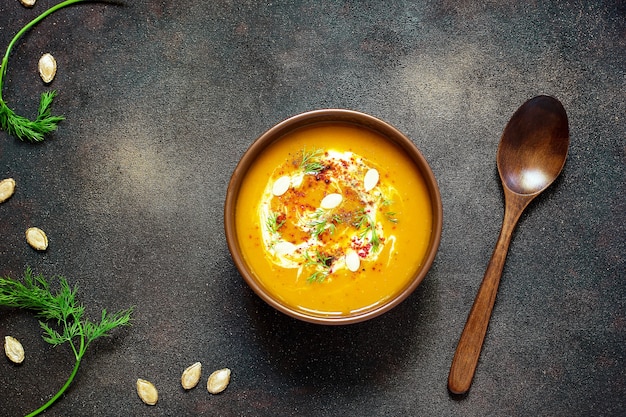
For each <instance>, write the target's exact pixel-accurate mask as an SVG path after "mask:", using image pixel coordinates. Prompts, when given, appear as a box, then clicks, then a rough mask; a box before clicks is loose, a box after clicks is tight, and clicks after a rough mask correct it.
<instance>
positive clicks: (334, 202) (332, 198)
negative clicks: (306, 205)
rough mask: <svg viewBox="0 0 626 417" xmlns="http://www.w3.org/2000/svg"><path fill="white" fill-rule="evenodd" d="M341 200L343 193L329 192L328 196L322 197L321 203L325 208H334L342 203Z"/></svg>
mask: <svg viewBox="0 0 626 417" xmlns="http://www.w3.org/2000/svg"><path fill="white" fill-rule="evenodd" d="M341 200H343V197H342V196H341V194H337V193H333V194H328V195H327V196H326V197H324V198H323V199H322V202H321V203H320V207H321V208H323V209H332V208H335V207H337V206H338V205H339V204H341Z"/></svg>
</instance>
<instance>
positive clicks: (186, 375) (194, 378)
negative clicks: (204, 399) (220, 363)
mask: <svg viewBox="0 0 626 417" xmlns="http://www.w3.org/2000/svg"><path fill="white" fill-rule="evenodd" d="M201 374H202V364H201V363H200V362H196V363H194V364H193V365H191V366H189V367H188V368H187V369H185V371H184V372H183V375H182V376H181V377H180V383H181V384H182V386H183V388H184V389H192V388H194V387H195V386H196V385H198V382H200V375H201Z"/></svg>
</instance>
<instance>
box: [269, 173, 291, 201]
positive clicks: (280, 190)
mask: <svg viewBox="0 0 626 417" xmlns="http://www.w3.org/2000/svg"><path fill="white" fill-rule="evenodd" d="M290 185H291V178H290V177H288V176H286V175H285V176H283V177H280V178H279V179H277V180H276V181H275V182H274V185H273V186H272V194H274V195H275V196H276V197H280V196H281V195H283V194H285V193H286V192H287V190H288V189H289V186H290Z"/></svg>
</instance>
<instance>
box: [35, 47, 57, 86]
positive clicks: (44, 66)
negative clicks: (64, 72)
mask: <svg viewBox="0 0 626 417" xmlns="http://www.w3.org/2000/svg"><path fill="white" fill-rule="evenodd" d="M56 73H57V61H56V60H55V59H54V57H53V56H52V55H50V54H43V55H42V56H41V58H39V75H40V76H41V79H42V80H43V82H44V83H46V84H48V83H51V82H52V80H53V79H54V76H55V75H56Z"/></svg>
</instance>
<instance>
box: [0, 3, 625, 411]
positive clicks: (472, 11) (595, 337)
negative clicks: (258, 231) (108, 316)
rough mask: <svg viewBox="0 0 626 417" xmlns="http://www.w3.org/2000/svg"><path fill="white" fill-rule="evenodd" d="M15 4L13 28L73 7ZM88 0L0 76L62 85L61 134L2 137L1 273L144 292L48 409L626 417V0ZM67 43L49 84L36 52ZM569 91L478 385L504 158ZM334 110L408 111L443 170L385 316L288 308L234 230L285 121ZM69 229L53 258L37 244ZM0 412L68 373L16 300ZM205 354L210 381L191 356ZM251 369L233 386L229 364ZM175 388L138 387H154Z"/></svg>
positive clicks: (21, 100) (113, 300)
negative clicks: (262, 292)
mask: <svg viewBox="0 0 626 417" xmlns="http://www.w3.org/2000/svg"><path fill="white" fill-rule="evenodd" d="M56 3H57V1H56V0H38V1H37V4H36V5H35V7H34V8H32V9H26V8H24V7H23V6H21V4H20V3H19V2H18V0H11V1H9V0H5V1H2V2H1V3H0V47H1V49H2V51H4V48H5V47H6V45H8V43H9V41H10V39H11V38H12V36H13V35H14V34H15V33H16V32H17V31H18V30H19V29H20V28H21V27H22V26H23V25H24V24H25V23H26V22H27V21H29V20H30V19H32V18H34V17H35V16H36V14H37V13H40V12H42V11H43V10H44V9H46V8H47V7H49V6H52V5H53V4H56ZM122 3H123V5H114V4H106V3H103V2H89V3H85V4H79V5H75V6H72V7H70V8H67V9H64V10H61V11H59V12H57V13H56V14H53V15H52V16H50V17H49V18H48V19H46V20H45V21H43V22H42V23H41V24H39V25H38V26H37V27H36V28H35V29H34V30H32V31H30V32H29V33H28V34H27V35H26V36H25V37H24V38H23V39H22V40H21V41H20V42H18V44H17V45H16V48H15V49H14V51H13V53H12V54H11V56H10V59H9V67H8V72H7V74H6V79H5V87H4V89H3V96H4V98H5V100H7V101H8V102H9V104H10V106H11V107H13V108H14V109H15V110H17V111H18V112H20V113H22V114H25V115H27V116H29V117H33V116H34V114H35V112H36V107H37V104H38V97H39V95H40V94H41V93H42V92H43V91H46V90H48V89H56V90H57V91H58V97H57V99H56V101H55V103H54V106H53V112H54V113H58V114H63V115H64V116H65V117H66V120H65V121H64V122H62V123H61V124H60V126H59V129H58V131H57V132H56V133H54V134H52V135H50V136H49V137H48V138H47V140H46V141H45V142H44V143H43V144H39V145H33V144H28V143H21V142H20V141H18V140H17V139H15V138H13V137H10V136H8V135H7V134H6V133H5V132H0V178H5V177H13V178H15V179H16V181H17V184H18V190H17V193H16V195H15V196H13V197H12V198H11V200H9V201H8V202H6V203H4V204H2V205H0V234H1V236H0V275H1V276H10V277H14V278H18V277H20V276H21V275H22V273H23V271H24V270H25V268H26V267H27V266H31V267H32V268H33V269H34V271H35V272H37V273H42V274H44V275H45V276H47V277H53V276H56V275H62V276H65V277H66V278H67V279H68V280H69V281H70V282H71V283H72V284H76V285H78V286H79V288H80V289H79V298H80V299H81V300H82V302H83V303H84V304H85V306H86V308H87V313H88V315H89V316H90V317H92V318H93V319H95V318H98V316H99V313H100V310H101V309H103V308H106V309H107V310H110V311H115V310H119V309H122V308H126V307H129V306H135V309H136V310H135V313H134V322H133V326H132V327H131V328H124V329H120V330H116V331H114V332H113V334H112V337H110V338H108V339H100V340H98V341H96V342H94V344H93V345H92V346H91V347H90V349H89V351H88V353H87V355H86V357H85V358H84V361H83V363H82V365H81V368H80V370H79V373H78V375H77V377H76V379H75V380H74V383H73V384H72V386H71V387H70V389H69V390H68V391H67V393H66V395H64V396H63V397H62V398H61V399H60V400H59V401H58V402H57V403H56V404H55V405H54V406H53V407H52V408H51V409H50V410H49V412H47V413H46V414H45V415H50V416H192V415H215V416H217V415H219V416H400V415H407V416H408V415H416V416H529V415H542V416H544V415H550V416H576V415H580V416H588V415H595V416H601V415H605V416H609V415H624V414H625V413H626V375H625V369H626V367H625V365H626V363H625V358H624V354H625V350H624V346H626V283H625V281H624V280H625V278H626V268H625V261H624V257H625V255H626V250H625V249H626V245H625V241H626V239H625V238H626V234H625V224H626V216H625V214H624V213H625V212H626V204H625V199H624V195H625V192H626V186H625V184H626V183H625V173H624V168H625V161H626V155H625V153H626V146H625V144H626V142H625V138H626V127H625V126H626V124H625V120H626V7H625V5H624V3H623V2H620V1H596V2H585V1H573V2H572V1H541V2H516V1H487V2H485V1H442V2H440V1H395V0H387V1H356V0H354V1H349V0H344V1H338V0H335V1H332V0H322V1H308V0H303V1H293V0H292V1H272V2H269V1H234V0H231V1H226V0H223V1H215V0H198V1H184V2H181V1H164V0H162V1H157V0H138V1H131V0H124V1H123V2H122ZM45 52H50V53H52V54H53V55H54V56H55V57H56V59H57V62H58V65H59V70H58V73H57V76H56V79H55V80H54V81H53V83H52V84H51V85H50V86H49V87H47V86H44V85H43V83H42V82H41V81H40V80H39V78H38V74H37V71H36V67H37V61H38V59H39V57H40V56H41V54H43V53H45ZM538 94H549V95H553V96H555V97H557V98H558V99H559V100H561V101H562V103H563V104H564V106H565V108H566V110H567V112H568V116H569V121H570V132H571V147H570V153H569V157H568V161H567V164H566V166H565V169H564V171H563V174H562V176H561V177H560V179H559V180H558V181H557V182H556V183H555V184H553V186H552V187H551V188H550V189H549V190H548V191H547V192H545V193H544V194H543V195H541V196H540V197H539V198H538V199H537V200H536V201H534V202H533V203H532V204H531V206H530V207H529V208H528V209H527V211H526V213H525V214H524V215H523V216H522V219H521V222H520V224H519V225H518V228H517V230H516V233H515V234H514V237H513V242H512V245H511V248H510V252H509V256H508V259H507V263H506V266H505V269H504V275H503V278H502V283H501V286H500V291H499V293H498V298H497V301H496V305H495V309H494V312H493V316H492V320H491V325H490V327H489V331H488V334H487V338H486V341H485V345H484V347H483V351H482V355H481V358H480V362H479V365H478V370H477V373H476V376H475V379H474V383H473V386H472V389H471V391H470V393H469V395H468V396H467V397H465V398H460V399H459V398H453V397H451V396H450V395H449V393H448V392H447V389H446V379H447V375H448V370H449V366H450V362H451V360H452V356H453V353H454V349H455V347H456V343H457V340H458V337H459V335H460V333H461V330H462V328H463V325H464V323H465V319H466V316H467V314H468V312H469V309H470V307H471V303H472V301H473V299H474V296H475V294H476V291H477V289H478V285H479V283H480V280H481V279H482V275H483V273H484V270H485V267H486V264H487V262H488V260H489V257H490V255H491V252H492V249H493V246H494V244H495V241H496V238H497V235H498V231H499V228H500V222H501V220H502V215H503V200H502V192H501V188H500V184H499V180H498V177H497V171H496V165H495V155H496V149H497V144H498V141H499V138H500V135H501V133H502V130H503V128H504V126H505V124H506V122H507V121H508V119H509V117H510V116H511V115H512V114H513V112H514V111H515V110H516V109H517V107H518V106H519V105H521V104H522V103H523V102H524V101H526V100H527V99H529V98H531V97H533V96H535V95H538ZM326 107H338V108H349V109H354V110H359V111H363V112H366V113H369V114H371V115H373V116H376V117H379V118H381V119H383V120H385V121H387V122H389V123H391V124H392V125H394V126H396V127H397V128H398V129H400V130H401V131H402V132H404V133H405V134H406V135H407V136H408V137H410V138H411V139H412V140H413V141H414V142H415V144H416V145H417V146H418V147H419V148H420V150H421V151H422V152H423V154H424V156H425V157H426V158H427V159H428V161H429V162H430V164H431V167H432V169H433V171H434V173H435V175H436V177H437V179H438V181H439V185H440V188H441V194H442V198H443V205H444V231H443V236H442V241H441V246H440V250H439V253H438V255H437V258H436V260H435V263H434V266H433V268H432V270H431V271H430V273H429V274H428V276H427V277H426V279H425V281H424V282H423V284H422V285H421V286H420V287H419V288H418V289H417V291H416V292H415V293H414V294H413V295H412V296H411V297H409V298H408V299H407V300H406V301H405V302H404V303H402V304H401V305H400V306H399V307H397V308H396V309H394V310H392V311H391V312H389V313H388V314H386V315H384V316H382V317H380V318H377V319H375V320H372V321H370V322H367V323H362V324H358V325H353V326H349V327H333V328H328V327H320V326H316V325H311V324H306V323H302V322H299V321H295V320H293V319H290V318H287V317H285V316H283V315H281V314H279V313H277V312H275V311H274V310H272V309H271V308H270V307H268V306H267V305H265V304H264V303H263V302H262V301H261V300H260V299H259V298H258V297H257V296H256V295H254V293H252V291H251V290H250V289H249V288H248V287H246V285H245V284H244V282H243V280H242V279H241V276H240V275H239V273H238V272H237V270H236V269H235V267H234V265H233V262H232V260H231V258H230V254H229V252H228V249H227V246H226V244H225V242H224V232H223V215H222V210H223V203H224V197H225V193H226V188H227V184H228V180H229V178H230V175H231V173H232V171H233V169H234V168H235V166H236V164H237V162H238V160H239V158H240V157H241V155H242V154H243V152H244V151H245V150H246V149H247V148H248V146H250V144H251V143H252V142H253V141H254V140H255V139H256V138H257V137H258V136H259V135H260V134H261V133H263V132H264V131H265V130H267V129H269V128H270V127H271V126H272V125H274V124H275V123H277V122H279V121H281V120H283V119H285V118H287V117H289V116H292V115H295V114H297V113H300V112H303V111H307V110H313V109H318V108H326ZM33 225H36V226H39V227H41V228H42V229H44V230H45V231H46V232H47V233H48V236H49V238H50V248H49V249H48V251H46V252H45V253H38V252H35V251H34V250H32V249H31V248H30V247H29V246H27V244H26V243H25V240H24V238H23V234H24V231H25V229H26V228H27V227H30V226H33ZM7 334H9V335H13V336H15V337H17V338H18V339H20V340H21V341H22V343H23V344H24V346H25V348H26V352H27V359H26V361H25V362H24V363H23V364H22V365H21V366H14V365H12V364H11V363H10V362H9V361H8V360H6V359H5V360H0V415H2V416H18V415H23V414H26V413H28V412H30V411H32V410H33V409H35V408H36V407H38V406H39V405H41V404H43V403H44V402H45V401H46V400H47V399H48V398H50V397H51V396H52V395H53V393H54V392H56V391H57V390H58V389H59V388H60V387H61V386H62V384H63V383H64V381H65V379H66V378H67V377H68V376H69V374H70V372H71V370H72V366H73V360H72V353H71V351H70V350H69V349H68V347H67V346H60V347H57V348H53V347H52V346H50V345H48V344H46V343H45V342H44V341H43V340H42V339H41V331H40V329H39V325H38V323H37V320H36V318H34V317H33V316H32V315H30V314H29V313H25V312H22V311H17V310H14V309H7V308H0V336H2V337H3V336H5V335H7ZM195 361H201V362H202V363H203V366H204V374H203V378H202V381H201V385H200V386H199V387H197V388H196V389H194V390H192V391H189V392H183V390H182V388H181V387H180V384H179V378H180V374H181V372H182V370H183V369H184V368H185V367H187V366H188V365H190V364H191V363H193V362H195ZM222 367H229V368H231V369H232V372H233V374H232V381H231V384H230V386H229V387H228V389H227V390H226V391H225V392H223V393H222V394H220V395H217V396H212V395H210V394H208V392H206V389H205V386H206V378H207V377H208V374H209V372H210V371H212V370H215V369H219V368H222ZM137 378H144V379H148V380H150V381H152V382H154V383H155V384H156V385H157V388H158V389H159V393H160V400H159V402H158V404H157V405H156V406H154V407H149V406H146V405H144V404H143V403H141V401H140V400H139V398H138V397H137V395H136V393H135V381H136V379H137Z"/></svg>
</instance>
